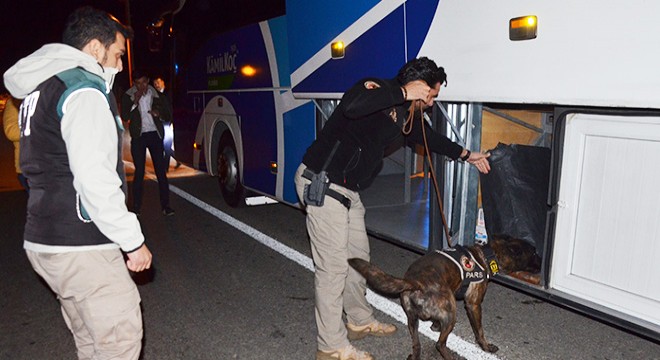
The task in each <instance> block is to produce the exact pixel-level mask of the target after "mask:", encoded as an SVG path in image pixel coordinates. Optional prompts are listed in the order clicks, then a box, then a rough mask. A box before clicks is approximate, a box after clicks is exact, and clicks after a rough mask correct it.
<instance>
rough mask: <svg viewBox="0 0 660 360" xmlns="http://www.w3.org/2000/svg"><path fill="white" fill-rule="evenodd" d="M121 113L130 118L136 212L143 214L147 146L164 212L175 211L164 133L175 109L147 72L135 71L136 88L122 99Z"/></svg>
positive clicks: (134, 208)
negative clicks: (156, 87)
mask: <svg viewBox="0 0 660 360" xmlns="http://www.w3.org/2000/svg"><path fill="white" fill-rule="evenodd" d="M121 116H122V119H124V121H128V122H129V125H128V129H129V132H130V134H131V155H132V157H133V164H134V165H135V174H134V177H133V212H135V213H136V214H137V215H138V216H139V215H140V211H141V207H142V188H143V183H144V167H145V162H146V154H147V149H149V154H150V155H151V160H152V162H153V164H154V170H155V171H156V178H157V180H158V189H159V194H160V206H161V210H162V212H163V215H166V216H169V215H173V214H174V210H172V208H171V207H170V189H169V184H168V181H167V174H166V173H167V168H168V165H167V163H166V162H165V148H164V147H163V136H164V134H165V129H164V125H163V123H164V122H171V121H172V112H171V110H170V107H169V106H168V103H167V101H166V100H165V98H164V95H163V94H161V93H159V92H158V91H157V90H156V89H155V88H154V87H153V86H151V85H149V77H148V76H147V74H146V73H144V72H142V71H139V70H136V71H134V72H133V87H131V88H130V89H128V90H127V91H126V93H124V95H123V96H122V99H121Z"/></svg>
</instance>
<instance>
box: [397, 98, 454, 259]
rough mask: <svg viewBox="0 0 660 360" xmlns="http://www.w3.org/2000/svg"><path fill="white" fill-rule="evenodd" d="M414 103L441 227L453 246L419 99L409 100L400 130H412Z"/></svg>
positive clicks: (405, 133)
mask: <svg viewBox="0 0 660 360" xmlns="http://www.w3.org/2000/svg"><path fill="white" fill-rule="evenodd" d="M416 105H419V121H420V122H421V124H420V125H421V126H422V137H423V138H424V155H425V156H426V158H427V159H428V161H429V164H431V166H429V169H430V170H431V179H432V180H433V187H434V188H435V197H436V200H437V201H438V206H439V208H440V215H441V217H442V225H443V229H444V230H445V236H446V237H447V245H449V247H453V244H452V240H451V236H450V235H449V226H448V225H447V218H446V217H445V211H444V208H443V207H442V201H441V199H440V190H439V187H438V179H437V177H436V176H435V169H434V168H433V165H432V163H431V152H430V151H429V144H428V141H427V140H426V126H424V109H423V108H422V101H421V100H413V101H411V102H410V107H409V108H408V117H407V118H406V120H405V121H404V122H403V129H402V132H403V134H404V135H409V134H410V132H411V131H412V127H413V119H414V118H415V106H416Z"/></svg>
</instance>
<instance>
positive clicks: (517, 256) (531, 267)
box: [348, 235, 541, 360]
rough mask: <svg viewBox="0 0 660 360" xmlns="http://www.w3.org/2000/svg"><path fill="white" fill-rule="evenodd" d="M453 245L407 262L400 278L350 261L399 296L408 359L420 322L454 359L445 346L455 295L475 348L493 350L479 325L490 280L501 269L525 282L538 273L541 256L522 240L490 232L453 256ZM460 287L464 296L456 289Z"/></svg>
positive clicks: (415, 352) (412, 358)
mask: <svg viewBox="0 0 660 360" xmlns="http://www.w3.org/2000/svg"><path fill="white" fill-rule="evenodd" d="M456 248H461V247H456ZM456 248H452V249H446V250H443V252H445V253H443V252H439V251H433V252H429V253H428V254H426V255H424V256H422V257H421V258H419V259H418V260H416V261H415V262H413V263H412V264H411V265H410V267H409V268H408V270H407V271H406V273H405V275H404V277H403V279H400V278H397V277H394V276H392V275H389V274H387V273H385V272H384V271H382V270H381V269H379V268H378V267H376V266H375V265H373V264H371V263H369V262H368V261H365V260H362V259H357V258H354V259H349V261H348V262H349V264H350V265H351V266H352V267H353V268H354V269H355V270H357V271H358V272H359V273H360V274H362V276H364V277H365V278H366V279H367V283H368V284H369V286H371V287H372V288H373V289H374V290H376V291H378V292H381V293H384V294H392V295H396V294H398V295H399V296H400V298H401V306H402V307H403V310H404V311H405V313H406V316H407V317H408V330H409V331H410V336H411V337H412V354H410V355H409V356H408V360H418V359H420V355H421V348H420V342H419V333H418V325H419V320H423V321H432V322H433V324H432V326H431V329H433V330H434V331H439V332H440V336H439V338H438V341H437V343H436V345H435V348H436V349H437V350H438V351H439V352H440V354H441V355H442V357H443V358H444V359H453V356H452V355H451V353H450V352H449V350H448V349H447V337H448V336H449V334H450V333H451V331H452V330H453V329H454V325H455V324H456V300H457V297H458V298H459V299H460V298H462V299H463V300H464V303H465V310H466V311H467V316H468V319H469V320H470V325H471V326H472V331H473V332H474V336H475V338H476V341H477V343H478V344H479V346H481V348H482V349H483V350H484V351H487V352H491V353H494V352H496V351H497V350H498V347H497V346H495V345H493V344H490V343H489V342H488V341H486V338H485V336H484V330H483V327H482V324H481V303H482V302H483V300H484V296H485V295H486V288H487V287H488V278H489V277H490V276H492V275H493V274H496V273H497V272H498V271H501V272H503V273H505V274H508V275H512V276H515V277H518V278H523V279H526V280H527V281H532V282H534V281H538V275H534V274H535V273H538V272H539V271H540V268H541V259H540V257H539V256H538V255H537V254H536V250H535V248H534V246H532V245H530V244H528V243H527V242H525V241H523V240H520V239H515V238H511V237H508V236H502V235H500V236H492V237H491V238H490V239H489V242H488V244H487V245H474V246H469V247H465V248H463V249H465V250H467V251H468V252H469V254H466V253H461V254H459V255H458V256H455V257H452V256H450V255H447V254H446V252H454V251H461V249H458V250H457V249H456ZM489 249H492V252H491V250H489ZM447 250H449V251H447ZM493 253H494V257H493ZM470 254H471V255H470ZM455 258H457V259H455ZM472 270H475V271H472ZM468 274H469V275H468ZM466 277H469V278H468V281H466V280H464V279H466ZM462 287H463V290H464V295H463V294H461V293H460V292H461V288H462ZM461 295H463V296H461Z"/></svg>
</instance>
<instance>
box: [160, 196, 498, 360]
mask: <svg viewBox="0 0 660 360" xmlns="http://www.w3.org/2000/svg"><path fill="white" fill-rule="evenodd" d="M170 191H172V192H173V193H175V194H177V195H179V196H181V197H182V198H184V199H185V200H188V201H189V202H190V203H192V204H193V205H195V206H197V207H199V208H200V209H202V210H204V211H206V212H208V213H209V214H211V215H213V216H215V217H216V218H218V219H219V220H220V221H222V222H225V223H227V224H229V225H231V226H233V227H234V228H236V229H237V230H239V231H242V232H243V233H245V234H246V235H248V236H250V237H252V238H253V239H255V240H257V241H258V242H260V243H262V244H263V245H266V246H267V247H269V248H271V249H272V250H274V251H276V252H278V253H280V254H282V255H283V256H285V257H286V258H288V259H290V260H292V261H294V262H296V263H298V264H299V265H301V266H302V267H304V268H305V269H307V270H309V271H312V272H313V271H314V264H313V262H312V259H310V258H309V257H307V256H306V255H304V254H302V253H300V252H298V251H297V250H294V249H292V248H290V247H288V246H286V245H284V244H282V243H280V242H278V241H277V240H275V239H273V238H272V237H270V236H268V235H266V234H264V233H262V232H261V231H259V230H257V229H255V228H253V227H251V226H250V225H247V224H245V223H244V222H242V221H240V220H237V219H235V218H233V217H231V216H229V215H228V214H226V213H224V212H222V211H220V210H218V209H216V208H214V207H213V206H211V205H209V204H207V203H205V202H203V201H202V200H199V199H198V198H196V197H194V196H193V195H191V194H189V193H187V192H185V191H183V190H182V189H179V188H178V187H176V186H174V185H171V184H170ZM367 300H368V301H369V303H370V304H371V305H372V306H373V307H374V308H376V309H378V310H380V311H382V312H384V313H385V314H387V315H389V316H391V317H393V318H394V319H396V320H397V321H399V322H400V323H402V324H404V325H406V326H407V324H408V320H407V318H406V314H405V313H404V312H403V309H402V308H401V306H400V305H399V304H397V303H395V302H393V301H391V300H389V299H387V298H385V297H383V296H381V295H378V294H376V293H374V292H373V291H371V290H369V289H367ZM419 332H420V333H421V334H422V335H424V336H426V337H427V338H429V339H431V340H433V341H437V340H438V333H437V332H434V331H433V330H431V323H430V322H428V321H420V325H419ZM447 347H449V348H450V349H451V350H452V351H454V352H455V353H457V354H458V355H460V356H463V357H464V358H466V359H468V360H472V359H474V360H499V358H498V357H497V356H495V355H493V354H490V353H487V352H485V351H483V350H481V348H479V347H478V346H476V345H474V344H472V343H469V342H467V341H465V340H463V339H462V338H460V337H458V336H456V335H454V334H449V338H448V339H447Z"/></svg>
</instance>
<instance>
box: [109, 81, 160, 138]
mask: <svg viewBox="0 0 660 360" xmlns="http://www.w3.org/2000/svg"><path fill="white" fill-rule="evenodd" d="M149 89H150V90H151V92H152V94H153V100H152V104H151V108H152V109H154V110H158V112H159V114H160V118H154V124H155V125H156V131H157V132H158V136H160V138H161V139H162V138H163V134H164V133H165V130H164V127H163V122H170V121H172V111H171V106H169V103H168V101H167V99H165V96H164V95H163V94H161V93H159V92H158V91H157V90H156V89H155V88H154V87H153V86H151V85H149ZM136 91H137V88H136V87H135V86H133V87H132V88H130V89H128V90H127V91H126V92H125V93H124V95H123V96H122V98H121V117H122V119H123V120H124V121H128V122H129V123H128V132H129V133H130V134H131V138H134V139H135V138H138V137H140V135H142V116H141V115H140V110H139V108H138V106H133V99H135V92H136Z"/></svg>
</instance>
